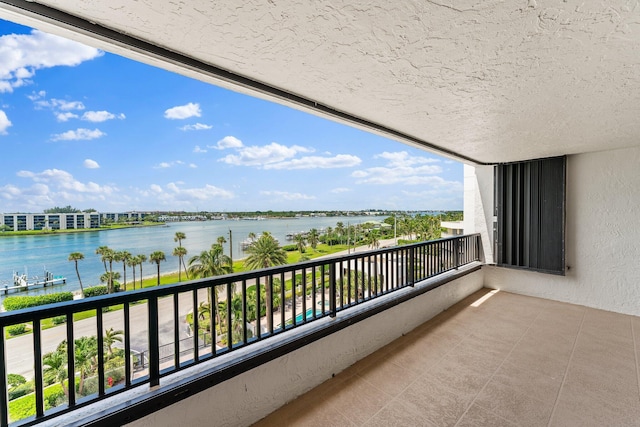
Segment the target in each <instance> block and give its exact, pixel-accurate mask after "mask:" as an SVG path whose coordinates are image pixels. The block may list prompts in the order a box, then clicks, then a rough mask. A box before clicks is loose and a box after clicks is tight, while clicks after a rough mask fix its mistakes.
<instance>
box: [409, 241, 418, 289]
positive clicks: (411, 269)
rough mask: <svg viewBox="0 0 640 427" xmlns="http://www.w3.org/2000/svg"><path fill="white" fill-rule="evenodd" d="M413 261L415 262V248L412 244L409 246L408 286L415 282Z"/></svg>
mask: <svg viewBox="0 0 640 427" xmlns="http://www.w3.org/2000/svg"><path fill="white" fill-rule="evenodd" d="M415 262H416V255H415V248H414V247H413V246H412V247H410V248H409V272H408V274H409V277H408V279H409V286H411V287H413V285H414V284H415V283H414V281H415V271H414V269H415Z"/></svg>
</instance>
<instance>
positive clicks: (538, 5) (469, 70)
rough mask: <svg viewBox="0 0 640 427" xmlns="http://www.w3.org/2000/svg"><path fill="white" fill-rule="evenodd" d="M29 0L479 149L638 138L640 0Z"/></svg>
mask: <svg viewBox="0 0 640 427" xmlns="http://www.w3.org/2000/svg"><path fill="white" fill-rule="evenodd" d="M38 3H42V4H45V5H48V6H51V7H53V8H56V9H59V10H62V11H65V12H68V13H70V14H72V15H75V16H78V17H81V18H83V19H86V20H88V21H90V22H96V23H99V24H100V25H102V26H104V27H107V28H111V29H114V30H116V31H118V32H121V33H124V34H127V35H130V36H133V37H135V38H138V39H141V40H144V41H147V42H150V43H152V44H154V45H157V46H160V47H163V48H166V49H168V50H171V51H175V52H181V53H183V54H184V55H186V56H189V57H192V58H196V59H198V60H200V61H202V62H204V63H207V64H212V65H215V66H218V67H220V68H223V69H226V70H229V71H232V72H233V73H236V74H239V75H242V76H245V77H248V78H250V79H253V80H256V81H259V82H263V83H266V84H268V85H270V86H273V87H276V88H279V89H283V90H285V91H288V92H291V93H293V94H296V95H299V96H302V97H304V98H307V99H310V100H313V101H316V102H318V103H319V104H323V105H326V106H329V107H331V108H334V109H336V110H340V111H343V112H346V113H349V114H351V115H354V116H356V117H360V118H363V119H365V120H368V121H370V122H373V123H376V124H379V125H382V126H385V127H388V128H390V129H394V130H397V131H399V132H402V133H404V134H406V135H409V136H411V137H414V138H417V139H419V140H423V141H426V142H428V143H431V144H433V145H436V146H438V147H442V148H444V149H446V150H450V151H453V152H456V153H459V154H461V155H463V156H467V157H470V158H473V159H476V160H478V161H482V162H489V163H492V162H505V161H513V160H522V159H531V158H540V157H548V156H554V155H561V154H571V153H580V152H588V151H598V150H604V149H612V148H622V147H629V146H635V145H640V5H639V4H638V2H637V1H616V0H613V1H604V0H603V1H586V2H585V1H583V0H581V1H574V0H564V1H559V0H554V1H551V0H547V1H543V0H538V1H536V0H528V1H527V0H519V1H506V2H503V1H491V0H486V1H483V0H476V1H473V0H459V1H454V0H451V1H435V0H434V1H425V0H419V1H409V0H404V1H398V2H393V1H389V0H368V1H359V2H351V3H354V4H350V3H348V2H341V1H313V2H310V1H306V0H298V1H296V0H286V1H282V0H269V1H264V0H256V1H243V2H238V1H237V0H221V1H204V0H199V1H196V0H191V1H186V0H185V1H176V0H146V1H135V0H109V1H104V0H92V1H89V0H46V1H40V2H38ZM0 16H3V11H2V10H0ZM4 16H6V17H9V18H10V19H14V18H15V16H10V15H7V14H6V13H5V14H4ZM14 20H15V19H14ZM27 23H28V22H27ZM31 24H32V25H33V23H31ZM35 26H39V27H41V28H43V29H48V30H51V28H50V27H47V26H46V25H44V26H43V25H40V24H39V23H38V22H36V25H35ZM67 35H68V34H67ZM80 39H81V40H82V41H84V42H87V39H85V38H82V37H81V38H80ZM93 44H96V43H95V42H93ZM97 45H98V46H99V47H102V48H105V45H104V44H100V43H98V44H97ZM109 50H112V51H115V52H117V53H120V54H124V55H128V56H131V55H132V54H131V52H129V51H127V49H123V48H121V47H115V48H114V47H113V46H112V47H110V48H109ZM133 56H134V57H136V58H137V59H140V57H138V56H135V55H133ZM151 62H153V61H151ZM153 63H154V64H156V65H158V64H159V63H157V62H153ZM162 66H165V67H167V68H169V69H172V70H176V68H175V67H174V66H170V65H162ZM183 72H184V71H183ZM186 74H189V75H196V74H197V73H196V74H194V72H186ZM204 79H205V80H207V79H206V78H204ZM227 87H228V86H227Z"/></svg>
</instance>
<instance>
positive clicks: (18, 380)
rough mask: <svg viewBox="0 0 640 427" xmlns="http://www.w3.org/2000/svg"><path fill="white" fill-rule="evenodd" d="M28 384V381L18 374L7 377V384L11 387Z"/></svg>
mask: <svg viewBox="0 0 640 427" xmlns="http://www.w3.org/2000/svg"><path fill="white" fill-rule="evenodd" d="M26 382H27V379H26V378H25V377H23V376H22V375H18V374H8V375H7V383H8V384H9V386H10V387H18V386H19V385H22V384H24V383H26Z"/></svg>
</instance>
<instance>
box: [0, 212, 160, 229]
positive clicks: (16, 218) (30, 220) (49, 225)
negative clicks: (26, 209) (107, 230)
mask: <svg viewBox="0 0 640 427" xmlns="http://www.w3.org/2000/svg"><path fill="white" fill-rule="evenodd" d="M147 215H149V214H148V213H143V212H120V213H112V212H108V213H107V212H103V213H100V212H90V213H84V212H82V213H75V212H74V213H3V214H0V226H3V225H4V226H6V227H8V230H9V231H28V230H77V229H84V228H100V226H101V225H102V224H105V223H114V222H128V223H137V222H140V221H142V220H143V219H144V218H145V216H147Z"/></svg>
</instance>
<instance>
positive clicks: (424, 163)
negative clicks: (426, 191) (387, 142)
mask: <svg viewBox="0 0 640 427" xmlns="http://www.w3.org/2000/svg"><path fill="white" fill-rule="evenodd" d="M374 158H377V159H385V160H387V165H385V166H377V167H371V168H367V169H362V170H357V171H354V172H353V173H352V174H351V176H352V177H353V178H356V183H357V184H376V185H392V184H404V185H439V184H441V181H444V180H442V178H440V177H437V176H434V175H437V174H440V173H442V167H441V166H439V165H436V164H433V163H437V162H440V160H437V159H432V158H429V157H420V156H414V157H411V156H409V154H408V153H407V152H406V151H400V152H396V153H389V152H384V153H382V154H378V155H376V156H374ZM439 180H440V181H439Z"/></svg>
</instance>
